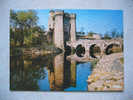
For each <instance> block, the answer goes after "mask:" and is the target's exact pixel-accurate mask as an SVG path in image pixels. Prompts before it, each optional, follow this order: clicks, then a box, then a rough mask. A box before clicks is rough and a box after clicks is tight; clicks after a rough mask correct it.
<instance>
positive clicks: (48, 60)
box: [10, 53, 92, 91]
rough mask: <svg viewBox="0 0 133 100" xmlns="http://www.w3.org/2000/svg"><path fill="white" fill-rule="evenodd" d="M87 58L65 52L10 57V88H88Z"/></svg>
mask: <svg viewBox="0 0 133 100" xmlns="http://www.w3.org/2000/svg"><path fill="white" fill-rule="evenodd" d="M91 71H92V69H91V63H90V62H84V63H81V62H76V61H69V60H67V59H66V54H63V53H62V54H58V55H52V54H51V55H50V54H49V55H45V56H35V57H31V56H28V55H21V56H11V57H10V89H11V90H16V91H87V90H88V88H87V86H88V84H87V81H86V80H87V79H88V76H89V75H90V74H91Z"/></svg>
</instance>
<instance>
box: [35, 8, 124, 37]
mask: <svg viewBox="0 0 133 100" xmlns="http://www.w3.org/2000/svg"><path fill="white" fill-rule="evenodd" d="M63 10H64V12H67V13H75V14H76V31H77V32H79V31H84V32H85V34H86V35H87V34H88V32H90V31H92V32H95V33H100V34H105V33H107V32H108V33H109V32H111V31H112V30H114V29H115V30H117V32H119V33H122V32H123V12H122V11H121V10H81V9H74V10H71V9H63ZM49 11H50V10H36V12H37V16H38V17H39V21H38V24H39V25H44V27H45V28H46V29H47V28H48V17H49Z"/></svg>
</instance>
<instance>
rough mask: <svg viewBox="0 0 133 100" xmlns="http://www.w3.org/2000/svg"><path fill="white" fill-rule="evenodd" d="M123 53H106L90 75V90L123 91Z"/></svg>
mask: <svg viewBox="0 0 133 100" xmlns="http://www.w3.org/2000/svg"><path fill="white" fill-rule="evenodd" d="M121 59H123V53H114V54H111V55H104V56H103V57H102V58H101V59H100V60H99V61H98V62H97V64H96V65H95V66H94V68H93V71H92V74H91V75H90V76H89V77H88V80H87V82H88V91H122V90H123V88H124V73H123V69H124V68H123V67H124V66H123V60H121Z"/></svg>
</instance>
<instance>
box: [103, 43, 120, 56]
mask: <svg viewBox="0 0 133 100" xmlns="http://www.w3.org/2000/svg"><path fill="white" fill-rule="evenodd" d="M120 50H122V48H121V44H120V42H110V43H108V44H107V46H106V47H105V50H104V53H105V54H106V55H109V54H111V53H114V52H119V51H120Z"/></svg>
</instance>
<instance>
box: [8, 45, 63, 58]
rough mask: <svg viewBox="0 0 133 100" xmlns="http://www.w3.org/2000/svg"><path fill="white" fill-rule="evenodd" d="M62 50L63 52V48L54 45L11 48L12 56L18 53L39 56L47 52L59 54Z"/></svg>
mask: <svg viewBox="0 0 133 100" xmlns="http://www.w3.org/2000/svg"><path fill="white" fill-rule="evenodd" d="M61 52H62V50H61V49H59V48H56V47H54V46H47V47H41V46H36V47H14V48H11V49H10V54H11V56H18V55H30V56H39V55H47V54H59V53H61Z"/></svg>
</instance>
